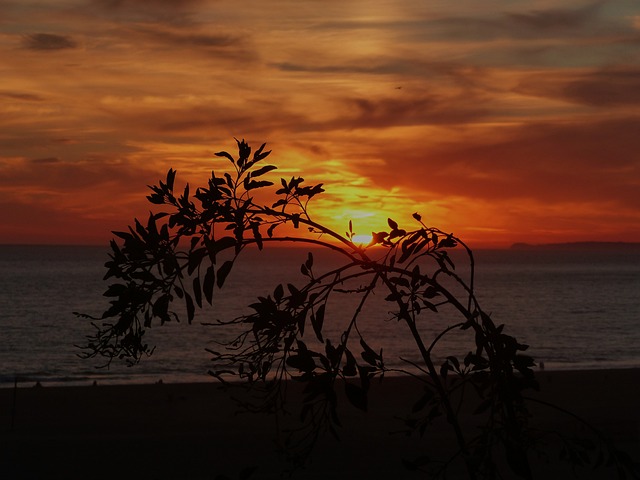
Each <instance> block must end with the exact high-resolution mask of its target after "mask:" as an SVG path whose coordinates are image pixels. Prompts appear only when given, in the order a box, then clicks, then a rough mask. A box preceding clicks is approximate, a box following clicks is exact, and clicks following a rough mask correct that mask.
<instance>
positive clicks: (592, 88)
mask: <svg viewBox="0 0 640 480" xmlns="http://www.w3.org/2000/svg"><path fill="white" fill-rule="evenodd" d="M516 91H518V92H519V93H525V94H528V95H535V96H541V97H548V98H559V99H563V100H567V101H570V102H575V103H579V104H583V105H588V106H592V107H603V108H604V107H617V106H623V107H624V106H629V105H638V104H640V68H635V67H631V68H622V67H618V68H609V69H605V70H595V71H591V72H586V73H583V74H581V75H576V74H574V75H571V76H568V77H567V76H559V77H553V76H551V75H544V76H542V75H537V76H534V77H532V78H529V79H527V80H525V81H523V82H521V84H520V85H519V86H518V87H517V88H516Z"/></svg>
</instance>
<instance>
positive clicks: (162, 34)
mask: <svg viewBox="0 0 640 480" xmlns="http://www.w3.org/2000/svg"><path fill="white" fill-rule="evenodd" d="M135 31H136V32H137V33H139V34H142V35H143V36H145V37H147V38H151V39H153V40H155V41H160V42H162V43H166V44H170V45H172V46H192V47H204V48H224V47H231V46H236V45H240V44H242V43H243V39H242V38H241V37H238V36H233V35H227V34H202V33H184V32H176V31H172V30H167V29H164V28H158V27H153V26H145V27H138V28H136V30H135Z"/></svg>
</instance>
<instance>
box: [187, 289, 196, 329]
mask: <svg viewBox="0 0 640 480" xmlns="http://www.w3.org/2000/svg"><path fill="white" fill-rule="evenodd" d="M184 299H185V302H186V304H187V321H188V322H189V323H191V322H192V321H193V318H194V317H195V310H196V309H195V306H194V305H193V298H191V295H189V294H188V293H187V292H185V293H184Z"/></svg>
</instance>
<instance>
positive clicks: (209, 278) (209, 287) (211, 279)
mask: <svg viewBox="0 0 640 480" xmlns="http://www.w3.org/2000/svg"><path fill="white" fill-rule="evenodd" d="M215 280H216V273H215V271H214V270H213V266H209V267H208V268H207V273H205V275H204V281H203V283H202V291H203V292H204V297H205V298H206V299H207V302H208V303H209V305H211V302H212V301H213V286H214V285H215Z"/></svg>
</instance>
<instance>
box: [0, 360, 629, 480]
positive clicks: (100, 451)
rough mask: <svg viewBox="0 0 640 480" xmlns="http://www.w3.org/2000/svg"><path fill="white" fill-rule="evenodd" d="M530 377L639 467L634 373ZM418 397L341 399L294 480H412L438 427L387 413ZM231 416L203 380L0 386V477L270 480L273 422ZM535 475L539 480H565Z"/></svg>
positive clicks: (383, 386) (541, 420) (543, 394)
mask: <svg viewBox="0 0 640 480" xmlns="http://www.w3.org/2000/svg"><path fill="white" fill-rule="evenodd" d="M536 376H537V378H538V381H539V383H540V387H541V390H540V392H535V393H533V394H532V395H530V396H532V397H534V398H539V399H541V400H544V401H551V402H554V403H556V404H558V405H559V406H560V407H562V408H565V409H568V410H570V411H571V412H573V413H576V414H577V415H579V416H581V417H583V418H585V419H586V420H587V421H589V422H590V423H591V424H593V426H595V427H596V428H598V429H600V430H602V431H603V432H604V433H605V434H606V435H608V436H609V437H610V438H611V439H612V441H613V442H614V443H615V444H616V445H617V446H619V447H620V448H622V449H624V450H625V451H626V452H627V453H628V454H629V455H630V456H631V458H632V459H633V460H634V461H636V462H640V411H639V409H638V408H637V404H638V398H640V369H637V368H633V369H612V370H574V371H549V370H546V371H545V370H543V371H538V372H536ZM420 394H421V391H420V387H419V385H417V384H416V383H414V382H411V381H410V379H408V378H402V377H388V378H385V379H384V381H383V382H382V383H378V382H377V381H374V382H373V384H372V391H371V393H370V399H369V411H368V412H367V413H364V412H361V411H359V410H357V409H355V408H353V407H351V406H350V405H348V403H347V402H346V401H344V398H341V399H340V400H341V401H340V419H341V422H342V424H343V428H341V429H340V430H339V435H340V436H341V441H340V442H337V441H335V440H334V439H333V438H332V437H331V436H329V435H327V436H325V437H323V438H322V439H321V442H320V444H319V445H318V447H317V451H316V452H315V453H314V456H313V459H312V462H311V464H310V465H309V467H308V468H307V469H306V470H304V471H302V472H301V474H299V475H296V476H294V478H304V479H307V478H308V479H316V478H318V479H320V478H323V479H326V478H347V477H348V476H354V477H355V478H365V477H368V478H370V479H377V478H389V476H392V477H393V478H406V479H413V478H421V475H420V474H419V473H416V472H411V471H409V470H407V469H406V468H404V467H403V464H402V459H403V458H411V457H412V456H414V457H415V456H419V455H420V454H422V453H424V451H425V449H426V450H427V451H432V450H433V448H435V449H436V450H437V448H438V447H439V446H441V445H444V444H446V443H447V442H448V441H449V439H450V438H449V437H450V434H449V433H448V432H447V429H446V426H443V428H433V429H430V430H429V431H428V434H426V435H425V437H426V439H424V440H422V441H421V440H419V439H417V438H416V437H407V436H405V435H402V434H396V435H391V434H390V432H394V431H396V432H398V431H400V430H402V429H403V424H402V422H401V421H399V420H398V417H399V416H402V415H403V414H407V413H409V412H410V411H411V407H412V405H413V404H414V403H415V401H417V399H418V398H419V397H420ZM292 405H295V395H294V397H293V398H292ZM238 411H239V410H238V408H237V406H236V405H235V404H234V402H233V401H232V400H231V399H230V398H229V394H228V392H225V391H224V390H223V389H222V387H221V385H220V384H219V383H217V382H215V381H214V380H212V381H211V382H205V383H154V384H135V385H134V384H130V385H98V386H95V387H93V386H62V387H56V386H44V387H42V388H33V387H18V388H17V389H13V388H4V389H0V452H1V453H0V472H10V475H9V476H8V477H5V478H39V477H45V476H46V478H61V479H62V478H80V477H83V478H84V477H86V476H93V478H105V479H106V478H113V476H117V475H119V477H120V478H133V477H135V476H145V477H146V478H158V479H164V478H167V479H169V478H185V479H192V478H193V479H196V478H212V479H214V478H215V477H216V476H217V475H221V474H223V475H227V476H228V477H229V478H231V479H234V478H238V475H239V473H240V471H241V470H242V469H243V468H245V467H251V466H254V465H255V466H257V467H258V470H256V472H255V473H254V475H252V476H251V477H250V478H251V479H254V478H255V479H263V478H264V479H266V478H277V476H278V474H279V473H280V471H281V470H282V469H283V468H286V464H285V463H284V462H283V461H282V459H280V458H279V457H278V455H277V453H276V448H275V444H274V440H275V438H276V433H275V432H276V429H275V423H274V418H273V417H267V416H260V415H254V414H239V413H238ZM532 411H533V412H534V414H535V416H534V417H533V420H532V422H535V426H536V427H539V428H547V427H551V428H554V429H555V428H559V427H560V426H562V427H563V428H565V427H566V428H567V431H571V432H573V433H578V434H585V433H588V432H587V430H586V429H585V427H584V426H583V425H577V424H576V423H575V422H574V421H573V420H572V419H571V418H568V417H567V416H566V415H563V414H561V413H560V412H559V411H552V410H549V409H546V408H542V407H535V408H532ZM541 468H543V471H544V472H545V473H544V477H543V478H545V479H547V480H549V479H552V478H569V477H565V476H564V474H562V475H560V474H558V475H559V476H557V477H554V476H553V475H554V474H555V467H552V469H551V470H550V471H546V470H544V468H546V467H541ZM596 473H597V472H596ZM453 478H456V477H455V476H454V477H453ZM581 478H603V479H604V478H612V477H609V476H607V474H605V473H601V474H600V476H593V477H589V476H584V477H581Z"/></svg>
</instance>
